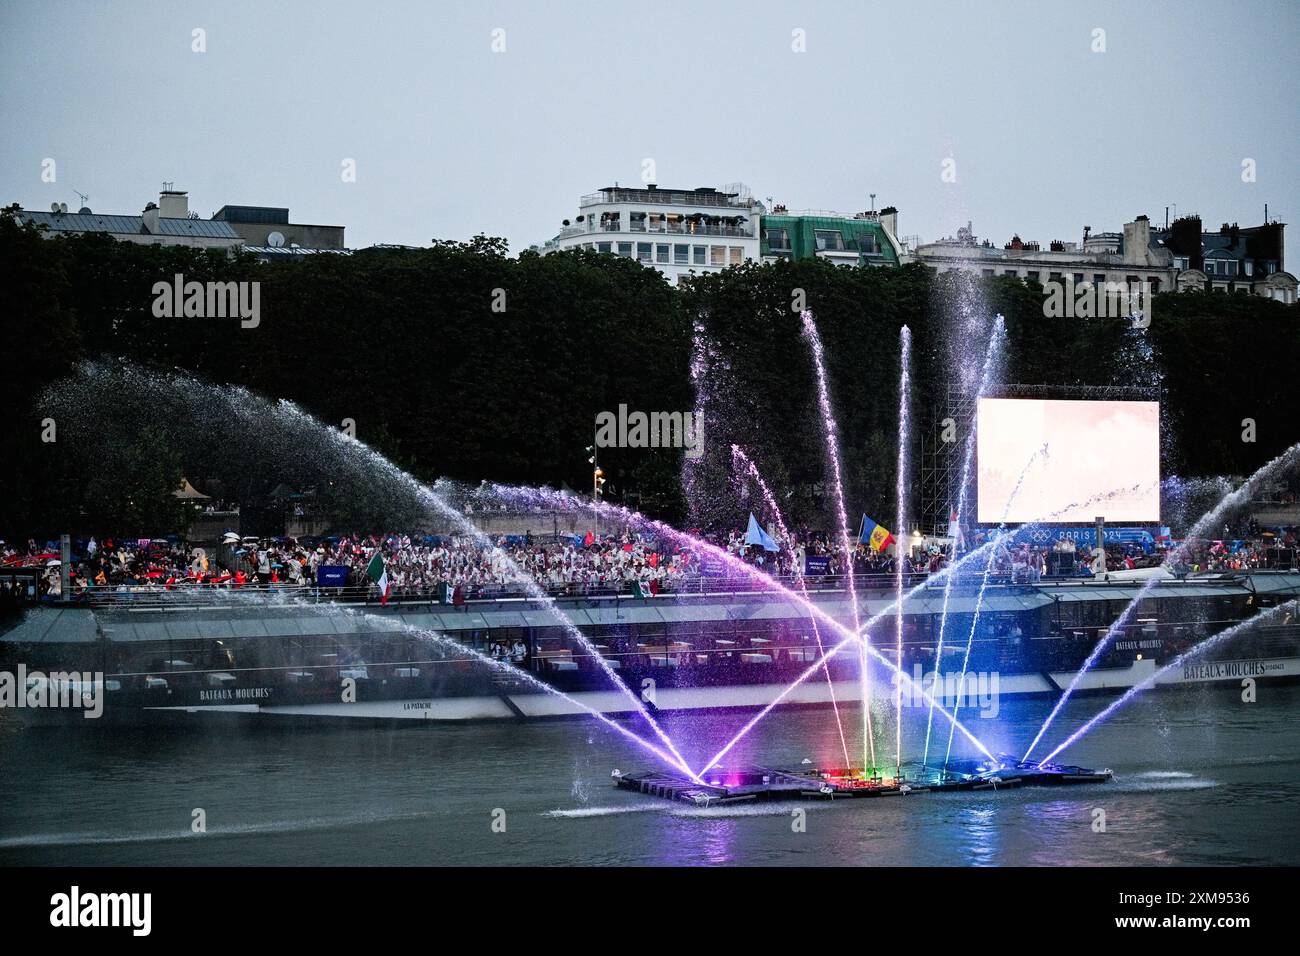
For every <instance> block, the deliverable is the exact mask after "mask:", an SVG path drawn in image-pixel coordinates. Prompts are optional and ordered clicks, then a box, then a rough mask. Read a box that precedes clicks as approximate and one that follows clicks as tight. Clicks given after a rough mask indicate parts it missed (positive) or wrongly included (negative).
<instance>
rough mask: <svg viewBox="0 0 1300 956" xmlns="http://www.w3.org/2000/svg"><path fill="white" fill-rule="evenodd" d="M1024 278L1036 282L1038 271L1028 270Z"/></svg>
mask: <svg viewBox="0 0 1300 956" xmlns="http://www.w3.org/2000/svg"><path fill="white" fill-rule="evenodd" d="M1026 278H1027V279H1028V280H1029V281H1030V282H1037V281H1038V273H1037V272H1029V273H1027V275H1026Z"/></svg>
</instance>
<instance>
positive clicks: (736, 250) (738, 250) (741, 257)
mask: <svg viewBox="0 0 1300 956" xmlns="http://www.w3.org/2000/svg"><path fill="white" fill-rule="evenodd" d="M744 261H745V247H744V246H732V247H731V264H732V265H733V266H738V265H740V264H741V263H742V262H744Z"/></svg>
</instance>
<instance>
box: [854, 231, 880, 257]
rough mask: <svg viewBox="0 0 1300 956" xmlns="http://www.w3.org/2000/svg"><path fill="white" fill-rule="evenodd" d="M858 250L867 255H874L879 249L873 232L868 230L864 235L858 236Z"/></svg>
mask: <svg viewBox="0 0 1300 956" xmlns="http://www.w3.org/2000/svg"><path fill="white" fill-rule="evenodd" d="M858 251H859V252H862V253H866V254H867V255H875V254H876V253H877V252H879V251H880V248H879V246H877V245H876V235H875V233H871V232H869V233H867V234H866V235H864V236H859V237H858Z"/></svg>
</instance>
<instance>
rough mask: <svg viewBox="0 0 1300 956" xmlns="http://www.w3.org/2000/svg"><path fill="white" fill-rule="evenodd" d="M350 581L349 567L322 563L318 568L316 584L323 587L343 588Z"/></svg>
mask: <svg viewBox="0 0 1300 956" xmlns="http://www.w3.org/2000/svg"><path fill="white" fill-rule="evenodd" d="M347 583H348V569H347V568H345V567H343V566H342V565H338V564H322V565H321V566H320V567H319V568H317V569H316V584H317V585H319V586H320V587H323V588H341V587H343V586H344V585H345V584H347Z"/></svg>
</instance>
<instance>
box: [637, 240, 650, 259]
mask: <svg viewBox="0 0 1300 956" xmlns="http://www.w3.org/2000/svg"><path fill="white" fill-rule="evenodd" d="M651 248H652V247H651V245H650V243H648V242H638V243H637V244H636V261H637V262H649V261H650V258H651Z"/></svg>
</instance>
